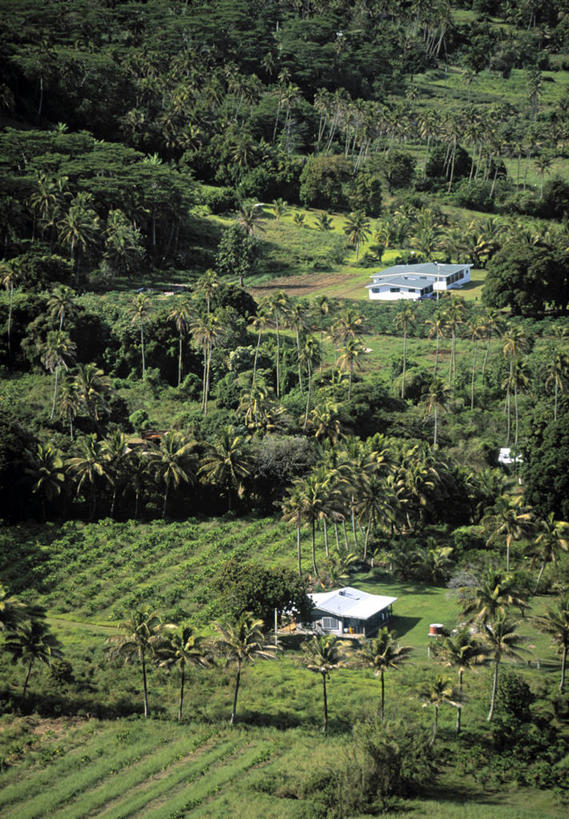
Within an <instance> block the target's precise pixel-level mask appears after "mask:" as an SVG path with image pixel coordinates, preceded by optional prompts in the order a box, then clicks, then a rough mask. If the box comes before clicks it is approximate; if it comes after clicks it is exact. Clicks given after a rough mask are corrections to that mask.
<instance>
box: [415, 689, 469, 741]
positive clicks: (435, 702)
mask: <svg viewBox="0 0 569 819" xmlns="http://www.w3.org/2000/svg"><path fill="white" fill-rule="evenodd" d="M420 696H421V699H422V700H423V708H429V707H430V706H433V708H434V719H433V736H432V737H431V745H434V743H435V739H436V738H437V732H438V727H439V709H440V707H441V705H445V704H446V705H452V706H453V707H454V708H458V709H460V708H462V703H461V702H460V698H459V695H458V692H457V691H455V689H454V686H453V684H452V680H451V679H450V677H442V676H438V677H435V679H434V680H431V681H430V682H428V683H425V684H424V685H423V686H422V688H421V692H420Z"/></svg>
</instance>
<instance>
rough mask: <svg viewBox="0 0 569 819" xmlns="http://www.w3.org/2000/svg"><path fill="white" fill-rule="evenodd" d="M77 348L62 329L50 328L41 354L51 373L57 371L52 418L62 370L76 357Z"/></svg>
mask: <svg viewBox="0 0 569 819" xmlns="http://www.w3.org/2000/svg"><path fill="white" fill-rule="evenodd" d="M76 350H77V347H76V345H75V344H74V342H73V341H71V339H70V337H69V335H68V334H67V333H65V332H63V331H61V330H50V331H49V332H48V334H47V341H46V344H45V347H44V349H43V352H42V354H41V363H42V364H43V366H44V367H45V368H46V370H49V372H50V373H55V381H54V385H53V398H52V402H51V413H50V416H49V417H50V420H51V419H52V418H53V416H54V415H55V406H56V401H57V391H58V388H59V373H60V370H61V368H62V367H63V368H64V369H65V370H67V369H68V366H69V364H70V363H71V362H72V361H73V359H74V358H75V353H76Z"/></svg>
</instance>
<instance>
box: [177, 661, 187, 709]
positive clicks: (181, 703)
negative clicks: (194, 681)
mask: <svg viewBox="0 0 569 819" xmlns="http://www.w3.org/2000/svg"><path fill="white" fill-rule="evenodd" d="M185 676H186V675H185V673H184V666H182V670H181V679H180V702H179V704H178V722H181V720H182V708H183V707H184V681H185Z"/></svg>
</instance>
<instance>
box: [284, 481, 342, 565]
mask: <svg viewBox="0 0 569 819" xmlns="http://www.w3.org/2000/svg"><path fill="white" fill-rule="evenodd" d="M292 485H293V487H294V489H295V491H296V494H295V500H296V502H297V503H298V505H299V506H300V516H301V519H302V520H303V521H305V522H306V523H308V524H310V527H311V536H312V571H313V572H314V576H315V577H317V576H318V567H317V565H316V522H317V521H318V520H322V521H326V520H327V518H328V516H329V515H330V513H331V512H332V511H333V510H334V508H335V507H337V506H338V505H339V492H338V490H337V488H336V487H335V486H334V484H333V482H332V478H331V476H330V474H329V473H328V472H327V470H326V469H325V467H318V468H316V469H313V471H312V472H311V473H310V474H309V475H307V476H306V477H304V478H295V479H294V480H293V482H292Z"/></svg>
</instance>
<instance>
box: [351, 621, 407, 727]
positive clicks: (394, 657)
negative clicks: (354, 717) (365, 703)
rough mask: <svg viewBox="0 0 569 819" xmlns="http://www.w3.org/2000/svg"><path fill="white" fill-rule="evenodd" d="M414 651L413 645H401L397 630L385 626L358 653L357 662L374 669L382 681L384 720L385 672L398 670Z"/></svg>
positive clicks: (382, 718) (381, 700)
mask: <svg viewBox="0 0 569 819" xmlns="http://www.w3.org/2000/svg"><path fill="white" fill-rule="evenodd" d="M412 651H413V649H412V648H411V646H401V645H399V643H398V642H397V639H396V635H395V632H394V631H390V630H389V629H388V628H387V626H384V627H383V628H382V629H380V631H379V632H378V635H377V637H375V638H374V639H373V640H366V642H365V644H364V645H363V646H362V647H361V648H360V649H359V650H358V652H357V653H356V662H357V664H358V665H360V666H363V667H364V668H371V669H373V673H374V674H375V676H376V677H379V679H380V681H381V699H380V702H379V715H380V718H381V721H382V722H383V721H384V719H385V672H386V671H389V670H394V671H396V670H397V669H398V668H399V667H400V666H401V665H403V663H406V662H407V661H408V660H409V657H410V655H411V652H412Z"/></svg>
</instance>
